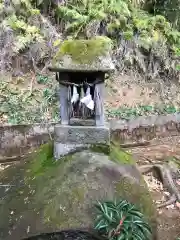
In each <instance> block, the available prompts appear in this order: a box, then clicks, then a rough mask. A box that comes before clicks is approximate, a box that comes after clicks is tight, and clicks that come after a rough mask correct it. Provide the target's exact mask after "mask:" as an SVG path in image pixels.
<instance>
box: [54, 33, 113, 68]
mask: <svg viewBox="0 0 180 240" xmlns="http://www.w3.org/2000/svg"><path fill="white" fill-rule="evenodd" d="M111 47H112V41H111V39H109V38H107V37H102V36H97V37H95V38H92V39H89V40H84V39H78V40H65V41H64V42H63V43H62V44H61V45H60V47H59V50H58V51H57V53H56V55H55V56H54V58H53V62H52V67H56V68H66V69H78V70H82V69H83V70H84V69H88V70H103V71H109V70H113V69H114V65H113V64H112V61H111V57H110V52H111Z"/></svg>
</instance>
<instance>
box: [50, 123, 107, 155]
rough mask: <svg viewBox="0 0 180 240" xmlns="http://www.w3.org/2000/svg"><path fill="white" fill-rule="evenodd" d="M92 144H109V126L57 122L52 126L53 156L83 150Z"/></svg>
mask: <svg viewBox="0 0 180 240" xmlns="http://www.w3.org/2000/svg"><path fill="white" fill-rule="evenodd" d="M94 145H107V148H108V147H109V146H110V130H109V127H108V126H107V127H97V126H69V125H61V124H57V125H56V126H55V128H54V157H55V159H59V158H60V157H62V156H65V155H66V154H69V153H72V152H76V151H78V150H83V149H86V148H89V147H91V146H94Z"/></svg>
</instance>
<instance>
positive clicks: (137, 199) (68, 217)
mask: <svg viewBox="0 0 180 240" xmlns="http://www.w3.org/2000/svg"><path fill="white" fill-rule="evenodd" d="M112 152H113V149H111V153H109V154H108V155H107V154H105V153H103V152H100V151H99V148H98V151H96V149H95V148H94V150H92V149H91V150H86V151H84V152H77V153H75V154H73V155H70V156H66V157H64V158H62V159H60V160H59V161H54V159H53V157H52V145H51V144H47V145H44V146H42V147H41V148H40V151H39V152H38V153H36V154H34V155H33V156H32V158H31V159H29V160H27V161H26V162H24V163H21V164H17V165H15V166H13V167H11V168H9V169H7V170H5V171H3V174H2V175H1V176H0V182H1V183H2V184H3V185H7V184H10V185H12V186H10V187H9V189H6V188H0V199H1V205H0V216H1V218H0V239H3V240H7V239H8V240H11V239H21V238H22V237H25V236H29V235H33V234H37V233H40V232H49V231H54V230H59V229H68V228H80V227H90V226H93V223H94V217H95V212H94V210H95V209H94V207H93V205H94V203H95V202H96V200H113V199H120V198H124V199H127V200H129V201H130V202H132V203H135V204H136V206H137V207H139V208H140V209H141V211H142V212H143V213H144V214H145V216H146V217H147V218H148V219H149V222H150V224H151V226H152V227H153V230H154V235H156V214H155V210H154V207H153V202H152V199H151V196H150V194H149V192H148V190H147V188H146V185H145V183H144V181H143V178H142V176H141V175H140V173H139V172H138V171H137V169H136V167H135V164H134V163H133V161H130V162H129V164H127V162H128V161H129V160H128V159H130V157H129V154H127V155H126V153H125V152H121V150H120V149H118V148H117V147H116V151H115V153H114V155H112ZM111 158H112V159H111ZM113 158H114V159H116V160H114V159H113ZM121 158H122V159H121ZM124 158H126V161H125V162H124ZM112 160H114V161H112ZM124 163H125V164H124ZM154 239H155V237H154Z"/></svg>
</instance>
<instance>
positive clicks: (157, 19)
mask: <svg viewBox="0 0 180 240" xmlns="http://www.w3.org/2000/svg"><path fill="white" fill-rule="evenodd" d="M167 1H168V0H167ZM167 1H166V2H167ZM174 1H176V0H173V2H174ZM11 2H12V3H11V4H10V6H9V7H7V6H5V5H4V3H3V1H2V0H0V27H1V26H4V27H5V28H6V29H7V27H10V28H11V29H12V30H13V34H14V35H15V39H14V41H13V46H12V48H13V51H14V52H15V53H16V54H17V53H19V52H21V51H22V50H24V49H27V48H28V47H29V46H30V45H31V44H32V43H34V42H37V41H38V42H41V41H45V42H47V41H48V44H49V39H47V37H45V36H44V34H43V30H42V31H41V27H42V26H41V24H39V20H38V17H39V16H40V15H41V13H45V14H48V15H49V17H48V18H49V19H52V20H53V22H54V20H55V21H56V23H57V24H58V25H59V28H60V31H61V32H62V33H63V36H64V37H65V38H66V37H69V36H71V38H73V39H74V38H88V39H89V38H91V37H92V36H97V35H104V36H107V37H109V38H111V39H112V40H113V45H114V57H115V59H116V65H117V68H118V69H119V70H120V71H122V69H129V68H133V69H134V70H137V71H139V72H141V73H142V74H146V75H148V77H152V78H153V77H157V76H158V74H162V72H163V74H164V75H165V74H166V73H167V75H168V76H169V77H176V75H177V71H176V68H175V66H176V65H177V61H178V59H174V57H173V55H174V53H175V52H176V51H177V49H179V48H180V32H179V31H178V30H176V29H174V28H172V24H171V23H170V22H168V21H167V19H166V18H165V17H164V16H163V15H159V14H160V13H161V12H162V11H159V12H158V10H157V9H156V11H155V10H154V12H153V14H150V13H148V11H146V10H147V9H146V8H145V6H146V5H147V2H148V3H149V1H147V0H92V1H87V0H75V1H74V0H68V1H61V2H59V1H52V0H46V1H42V0H12V1H11ZM150 3H151V6H153V5H155V6H156V8H158V7H157V6H159V5H161V4H160V0H159V3H158V1H157V4H156V3H155V4H154V2H153V1H150ZM144 9H145V10H144ZM34 19H37V20H36V21H34ZM36 25H37V26H36ZM50 42H51V41H50ZM48 46H49V45H48Z"/></svg>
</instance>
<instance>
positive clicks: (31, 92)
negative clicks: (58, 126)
mask: <svg viewBox="0 0 180 240" xmlns="http://www.w3.org/2000/svg"><path fill="white" fill-rule="evenodd" d="M58 112H59V109H58V101H57V96H56V85H55V84H54V83H53V82H52V81H51V80H50V79H49V80H48V81H47V82H46V85H45V86H44V90H43V91H42V90H41V88H38V87H37V86H36V87H35V88H32V89H30V88H25V89H22V88H19V86H18V84H16V83H15V82H12V81H10V82H8V81H6V82H0V119H1V120H2V121H3V122H8V123H10V124H23V123H32V122H39V123H40V122H48V121H57V120H58V114H59V113H58Z"/></svg>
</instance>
